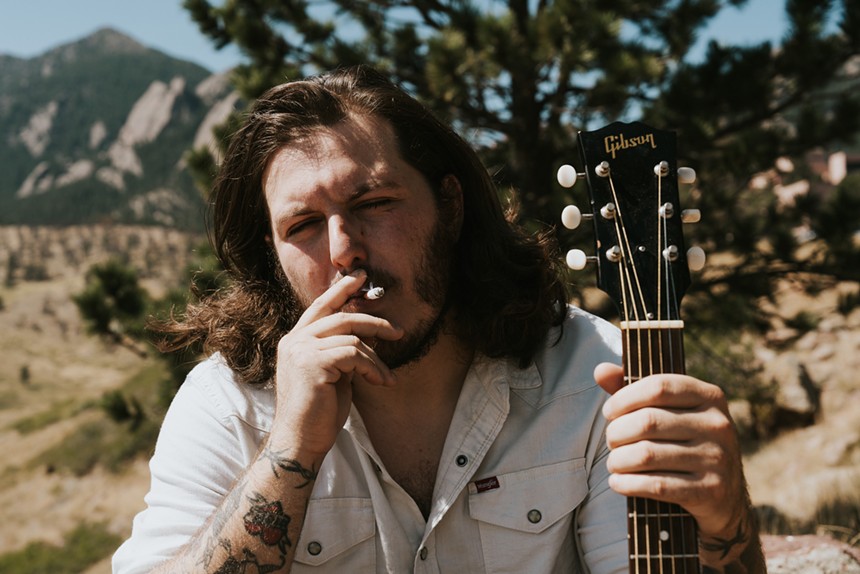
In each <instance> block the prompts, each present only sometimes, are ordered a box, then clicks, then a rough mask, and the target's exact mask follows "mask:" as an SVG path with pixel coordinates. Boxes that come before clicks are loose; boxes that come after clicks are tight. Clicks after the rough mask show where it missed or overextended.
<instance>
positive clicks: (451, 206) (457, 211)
mask: <svg viewBox="0 0 860 574" xmlns="http://www.w3.org/2000/svg"><path fill="white" fill-rule="evenodd" d="M439 215H440V217H443V218H444V219H445V220H446V221H447V223H446V225H447V227H448V229H449V230H450V231H451V236H452V237H453V239H454V241H455V242H456V241H458V240H459V239H460V232H461V231H462V229H463V188H462V187H461V186H460V180H459V179H457V176H456V175H454V174H452V173H449V174H448V175H446V176H445V177H443V178H442V191H441V202H440V209H439Z"/></svg>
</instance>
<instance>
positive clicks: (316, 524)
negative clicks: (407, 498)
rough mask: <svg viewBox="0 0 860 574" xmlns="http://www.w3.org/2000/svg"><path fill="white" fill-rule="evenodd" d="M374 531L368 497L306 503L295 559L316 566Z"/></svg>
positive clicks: (374, 524)
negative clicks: (306, 508) (306, 507)
mask: <svg viewBox="0 0 860 574" xmlns="http://www.w3.org/2000/svg"><path fill="white" fill-rule="evenodd" d="M375 532H376V521H375V519H374V516H373V504H372V502H371V500H370V499H369V498H323V499H312V500H310V501H309V502H308V510H307V513H306V514H305V523H304V526H303V527H302V534H301V536H300V537H299V541H298V547H297V548H296V556H295V560H296V561H297V562H300V563H302V564H308V565H310V566H317V565H319V564H323V563H325V562H327V561H328V560H331V559H332V558H334V557H335V556H338V555H339V554H342V553H343V552H346V551H347V550H349V549H350V548H352V547H353V546H355V545H356V544H358V543H360V542H363V541H365V540H367V539H368V538H371V537H372V536H373V535H374V533H375Z"/></svg>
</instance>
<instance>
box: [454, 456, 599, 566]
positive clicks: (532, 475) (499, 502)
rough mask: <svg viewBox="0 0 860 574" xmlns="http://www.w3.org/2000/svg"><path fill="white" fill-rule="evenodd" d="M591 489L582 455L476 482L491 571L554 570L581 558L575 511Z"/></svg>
mask: <svg viewBox="0 0 860 574" xmlns="http://www.w3.org/2000/svg"><path fill="white" fill-rule="evenodd" d="M587 494H588V477H587V475H586V471H585V459H581V458H579V459H573V460H567V461H563V462H559V463H555V464H551V465H546V466H540V467H535V468H529V469H526V470H521V471H517V472H511V473H508V474H502V475H498V476H495V477H489V478H485V479H483V480H478V481H475V482H472V483H470V484H469V514H470V516H471V517H472V518H473V519H475V520H476V521H478V528H479V530H480V535H481V546H482V550H483V553H484V563H485V565H486V567H487V572H494V573H496V572H553V571H554V568H555V566H556V565H558V564H564V563H567V564H570V563H572V562H575V560H576V558H575V557H576V549H575V547H574V539H573V525H572V520H573V512H574V510H575V509H576V507H577V506H579V504H580V503H581V502H582V501H583V500H584V499H585V497H586V495H587Z"/></svg>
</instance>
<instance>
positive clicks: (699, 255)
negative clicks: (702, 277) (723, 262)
mask: <svg viewBox="0 0 860 574" xmlns="http://www.w3.org/2000/svg"><path fill="white" fill-rule="evenodd" d="M687 267H689V268H690V271H701V270H702V269H704V267H705V250H704V249H702V248H701V247H699V246H698V245H697V246H695V247H690V248H689V249H688V250H687Z"/></svg>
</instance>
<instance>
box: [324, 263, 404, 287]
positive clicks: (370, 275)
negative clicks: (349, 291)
mask: <svg viewBox="0 0 860 574" xmlns="http://www.w3.org/2000/svg"><path fill="white" fill-rule="evenodd" d="M358 269H363V270H364V272H365V273H367V279H366V280H365V281H364V286H363V287H362V289H366V288H367V287H368V286H369V285H370V284H371V283H372V284H373V286H374V287H382V288H383V289H384V290H385V291H386V292H389V291H391V290H392V289H396V288H397V287H399V286H400V280H399V279H398V278H397V277H395V276H394V275H393V274H391V273H389V272H388V271H385V270H384V269H378V268H376V267H372V266H369V265H368V266H364V265H358V266H356V267H354V268H352V269H350V270H348V271H339V272H338V273H337V276H336V277H335V282H337V281H340V280H341V279H343V278H344V277H346V276H347V275H349V274H350V273H352V272H354V271H356V270H358Z"/></svg>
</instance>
